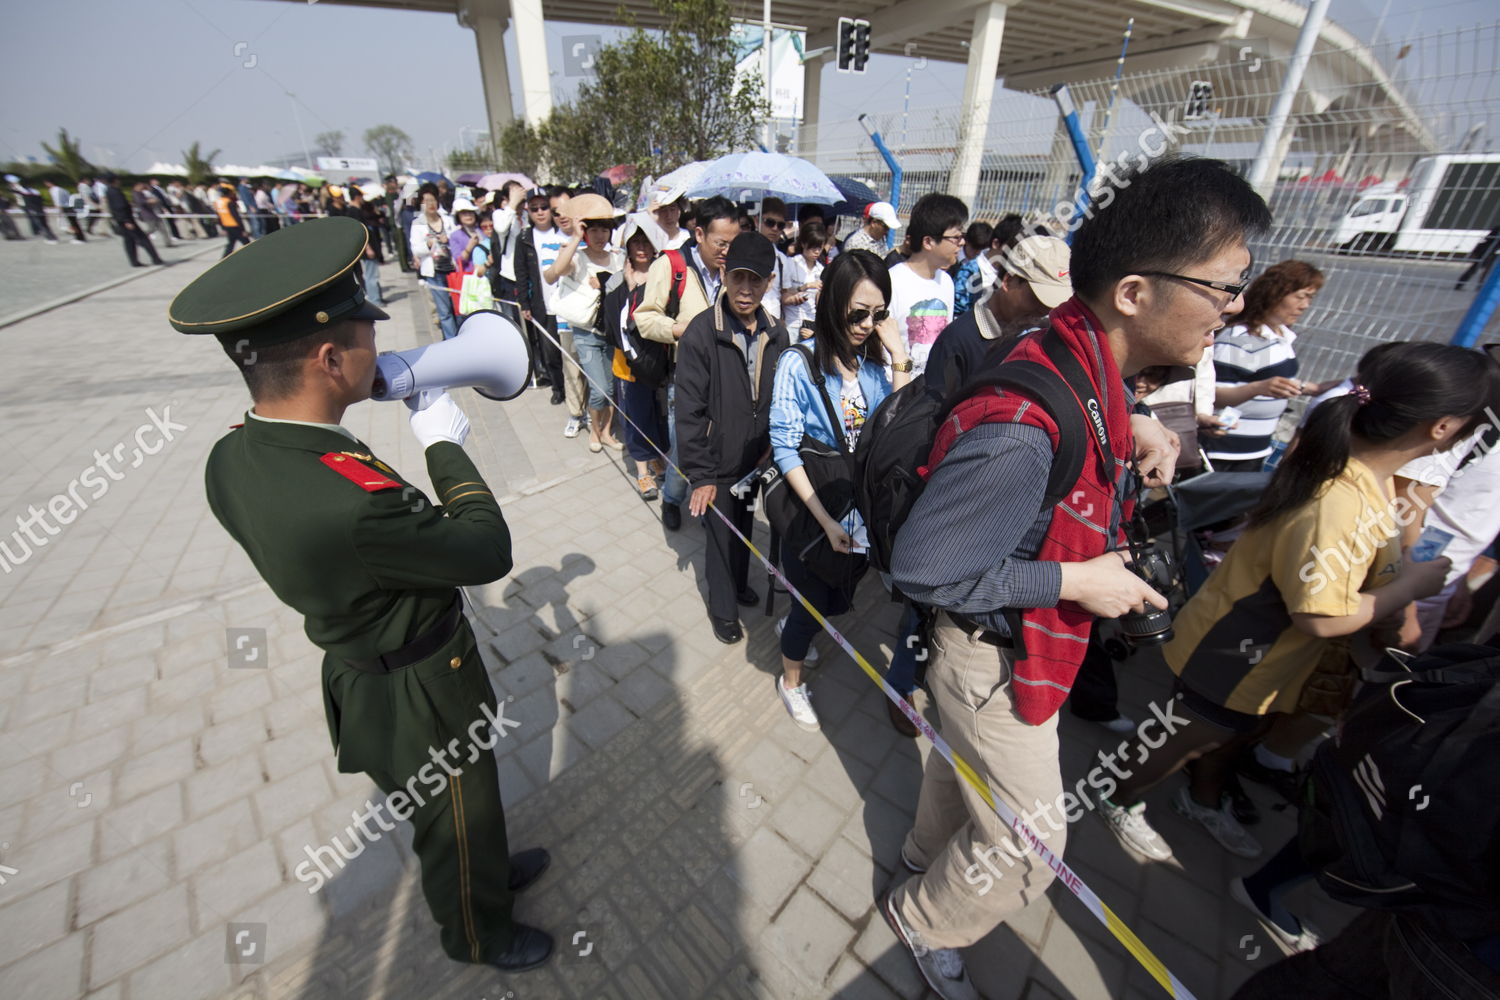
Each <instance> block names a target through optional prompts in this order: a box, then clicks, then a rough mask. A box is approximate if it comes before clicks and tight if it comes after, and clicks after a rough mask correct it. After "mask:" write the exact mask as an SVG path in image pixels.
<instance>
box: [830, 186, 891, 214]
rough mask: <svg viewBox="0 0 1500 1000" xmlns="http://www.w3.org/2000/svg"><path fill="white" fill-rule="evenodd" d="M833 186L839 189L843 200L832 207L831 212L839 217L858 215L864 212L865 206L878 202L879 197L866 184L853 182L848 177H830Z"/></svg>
mask: <svg viewBox="0 0 1500 1000" xmlns="http://www.w3.org/2000/svg"><path fill="white" fill-rule="evenodd" d="M828 179H829V180H831V181H833V186H834V187H836V188H838V189H839V194H841V195H843V200H842V201H840V202H839V203H838V204H837V205H834V206H833V210H834V211H835V212H837V213H838V214H839V215H858V214H860V213H861V212H863V211H864V208H865V206H866V205H869V204H872V203H874V202H877V201H880V200H881V199H880V195H879V194H877V193H876V192H875V190H874V189H873V188H871V187H870V186H869V185H868V184H865V183H863V182H861V181H857V180H854V179H853V178H850V177H830V178H828Z"/></svg>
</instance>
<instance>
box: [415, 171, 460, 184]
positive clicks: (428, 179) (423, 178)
mask: <svg viewBox="0 0 1500 1000" xmlns="http://www.w3.org/2000/svg"><path fill="white" fill-rule="evenodd" d="M417 180H418V181H419V182H421V183H423V184H436V183H437V182H438V181H448V186H449V187H457V186H458V185H457V184H454V183H453V182H452V181H449V180H448V178H446V177H444V176H443V175H442V174H440V173H438V172H437V171H436V170H424V171H422V172H421V173H420V174H418V175H417Z"/></svg>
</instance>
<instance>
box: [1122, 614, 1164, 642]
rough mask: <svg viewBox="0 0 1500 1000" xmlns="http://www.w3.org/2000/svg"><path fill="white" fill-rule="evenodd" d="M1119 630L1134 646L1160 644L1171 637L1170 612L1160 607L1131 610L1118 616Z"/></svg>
mask: <svg viewBox="0 0 1500 1000" xmlns="http://www.w3.org/2000/svg"><path fill="white" fill-rule="evenodd" d="M1119 622H1120V632H1121V633H1122V634H1123V635H1124V636H1125V638H1126V640H1127V641H1128V642H1129V643H1130V644H1131V645H1132V646H1136V647H1140V646H1160V645H1161V644H1163V643H1165V642H1169V641H1171V639H1172V635H1173V632H1172V613H1171V612H1170V611H1163V610H1161V609H1160V608H1148V609H1147V610H1146V611H1132V612H1131V613H1130V614H1128V615H1121V616H1120V618H1119Z"/></svg>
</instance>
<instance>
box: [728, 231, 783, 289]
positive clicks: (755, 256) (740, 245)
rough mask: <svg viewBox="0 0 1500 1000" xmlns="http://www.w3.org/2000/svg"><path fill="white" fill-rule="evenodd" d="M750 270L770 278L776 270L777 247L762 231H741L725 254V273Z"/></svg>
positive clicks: (757, 275)
mask: <svg viewBox="0 0 1500 1000" xmlns="http://www.w3.org/2000/svg"><path fill="white" fill-rule="evenodd" d="M730 271H749V272H751V273H752V274H754V275H755V276H756V277H757V278H769V277H770V276H771V275H772V274H773V273H775V271H776V247H775V246H773V245H772V243H771V241H770V240H768V239H766V238H765V237H764V236H762V235H761V234H760V233H740V234H739V235H738V236H736V237H735V238H734V242H733V243H731V244H729V252H728V253H727V254H725V256H724V273H726V274H728V273H729V272H730Z"/></svg>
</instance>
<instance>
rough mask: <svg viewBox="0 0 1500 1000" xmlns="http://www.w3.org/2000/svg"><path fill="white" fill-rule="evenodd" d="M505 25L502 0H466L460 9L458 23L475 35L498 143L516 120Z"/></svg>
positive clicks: (488, 117) (492, 131) (488, 114)
mask: <svg viewBox="0 0 1500 1000" xmlns="http://www.w3.org/2000/svg"><path fill="white" fill-rule="evenodd" d="M505 21H506V14H505V6H504V4H503V3H502V2H501V0H463V2H462V3H460V5H459V8H458V23H459V24H461V25H463V26H464V27H465V28H469V29H470V30H472V31H473V32H474V44H475V47H476V48H477V49H478V51H479V78H480V81H481V83H482V85H483V87H484V107H485V112H486V120H487V121H488V122H489V125H490V135H491V137H492V138H494V139H496V140H498V139H499V138H500V132H501V130H502V129H504V128H505V126H507V125H509V124H510V123H511V122H512V121H514V120H515V117H516V111H515V107H514V105H513V104H512V103H511V98H510V67H509V66H508V65H507V64H506V61H505Z"/></svg>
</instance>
